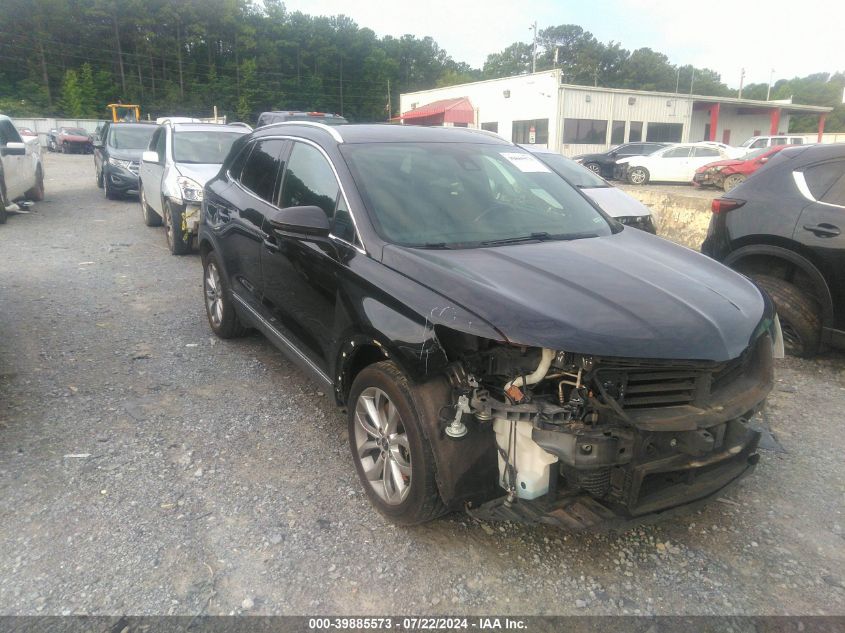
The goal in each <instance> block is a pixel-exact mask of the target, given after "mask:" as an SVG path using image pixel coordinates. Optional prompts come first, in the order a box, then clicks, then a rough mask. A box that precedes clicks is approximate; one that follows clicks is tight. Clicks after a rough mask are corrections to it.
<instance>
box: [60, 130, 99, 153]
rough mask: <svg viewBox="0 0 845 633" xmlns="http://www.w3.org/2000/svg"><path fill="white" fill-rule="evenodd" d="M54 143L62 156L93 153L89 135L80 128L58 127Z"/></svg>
mask: <svg viewBox="0 0 845 633" xmlns="http://www.w3.org/2000/svg"><path fill="white" fill-rule="evenodd" d="M54 143H55V145H56V147H57V149H58V151H60V152H62V153H63V154H91V153H92V152H93V151H94V145H93V141H92V138H91V134H90V133H89V132H88V130H84V129H83V128H81V127H60V128H59V130H58V132H57V134H56V136H55V140H54Z"/></svg>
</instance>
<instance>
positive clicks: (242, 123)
mask: <svg viewBox="0 0 845 633" xmlns="http://www.w3.org/2000/svg"><path fill="white" fill-rule="evenodd" d="M223 125H229V126H233V127H245V128H247V129H250V130H251V129H252V126H251V125H250V124H249V123H244V122H243V121H232V122H231V123H224V124H223Z"/></svg>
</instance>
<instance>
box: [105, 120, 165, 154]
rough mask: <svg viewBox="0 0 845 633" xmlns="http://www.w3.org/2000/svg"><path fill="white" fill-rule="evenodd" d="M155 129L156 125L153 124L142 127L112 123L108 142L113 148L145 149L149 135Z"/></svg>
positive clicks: (148, 141) (148, 142)
mask: <svg viewBox="0 0 845 633" xmlns="http://www.w3.org/2000/svg"><path fill="white" fill-rule="evenodd" d="M155 131H156V127H155V126H153V125H145V126H143V127H140V126H139V127H126V126H122V125H113V126H112V128H111V134H109V140H110V143H109V144H110V145H111V146H112V147H113V148H115V149H147V145H149V144H150V137H151V136H152V135H153V132H155Z"/></svg>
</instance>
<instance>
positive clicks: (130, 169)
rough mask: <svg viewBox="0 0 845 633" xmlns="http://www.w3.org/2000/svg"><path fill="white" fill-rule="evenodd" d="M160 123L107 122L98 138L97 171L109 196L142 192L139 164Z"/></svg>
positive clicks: (97, 175) (95, 156) (95, 150)
mask: <svg viewBox="0 0 845 633" xmlns="http://www.w3.org/2000/svg"><path fill="white" fill-rule="evenodd" d="M156 129H157V126H156V125H155V124H153V123H106V124H105V125H104V126H103V129H102V130H101V131H100V135H99V136H98V137H96V138H95V139H94V174H95V176H96V178H97V186H98V187H100V188H101V189H105V193H106V198H108V199H109V200H115V199H117V198H122V197H123V196H126V195H129V194H133V195H137V194H138V166H139V164H140V162H141V154H143V153H144V150H145V149H147V146H148V145H149V143H150V138H152V135H153V132H155V131H156Z"/></svg>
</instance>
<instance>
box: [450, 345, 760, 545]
mask: <svg viewBox="0 0 845 633" xmlns="http://www.w3.org/2000/svg"><path fill="white" fill-rule="evenodd" d="M772 350H773V346H772V338H771V336H770V335H769V334H768V333H766V334H763V335H762V336H760V337H758V339H757V340H756V341H755V342H754V343H753V344H752V345H751V346H749V347H748V348H747V349H746V351H745V352H744V353H743V354H742V356H741V357H739V358H737V359H734V360H732V361H729V362H724V363H718V362H712V361H702V362H696V361H689V362H686V361H682V362H679V361H677V360H673V361H660V360H636V359H623V358H599V357H593V356H587V355H581V354H571V353H567V352H560V351H555V350H549V349H538V348H527V347H518V346H507V345H501V344H495V343H491V344H490V345H488V346H487V347H483V348H481V349H477V350H474V351H469V350H466V351H465V352H464V353H463V354H462V360H461V362H459V363H454V364H452V365H451V366H450V367H449V375H448V377H449V381H450V385H451V388H452V393H453V396H454V401H453V404H452V405H451V406H446V407H443V408H442V409H441V411H440V423H441V425H442V430H443V434H442V438H443V441H452V442H466V441H471V438H472V436H473V435H474V434H475V435H476V436H477V435H479V434H490V433H491V432H492V434H493V436H494V445H495V448H494V450H495V453H496V460H497V465H498V481H497V484H498V488H497V489H498V490H499V496H497V497H495V498H493V499H487V500H484V501H482V502H481V503H478V502H472V501H470V502H469V503H468V504H467V506H468V510H469V511H470V513H471V514H474V515H476V516H478V517H481V518H486V519H499V520H520V521H540V522H546V523H552V524H559V525H563V526H566V527H570V528H576V529H577V528H586V527H593V526H598V525H600V524H611V523H614V522H620V520H625V519H633V518H635V517H642V516H644V515H648V514H654V513H661V512H664V511H666V510H668V509H670V508H674V507H676V506H680V505H686V504H688V503H690V502H693V501H696V500H700V499H704V498H706V497H709V496H711V495H713V494H715V493H717V492H720V491H721V490H722V489H723V488H724V487H725V486H727V485H729V484H730V483H732V482H734V481H736V480H738V479H739V478H741V477H742V476H743V475H745V474H747V473H748V472H750V471H751V470H752V469H753V466H754V465H755V464H756V463H757V459H758V455H757V454H756V452H755V451H756V448H757V444H758V441H759V438H760V432H759V431H758V430H756V429H755V427H754V423H753V420H752V418H753V417H754V416H755V415H756V414H757V413H758V411H759V410H760V408H761V407H762V404H763V401H764V399H765V397H766V395H767V394H768V392H769V391H770V389H771V385H772V357H773V351H772Z"/></svg>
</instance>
